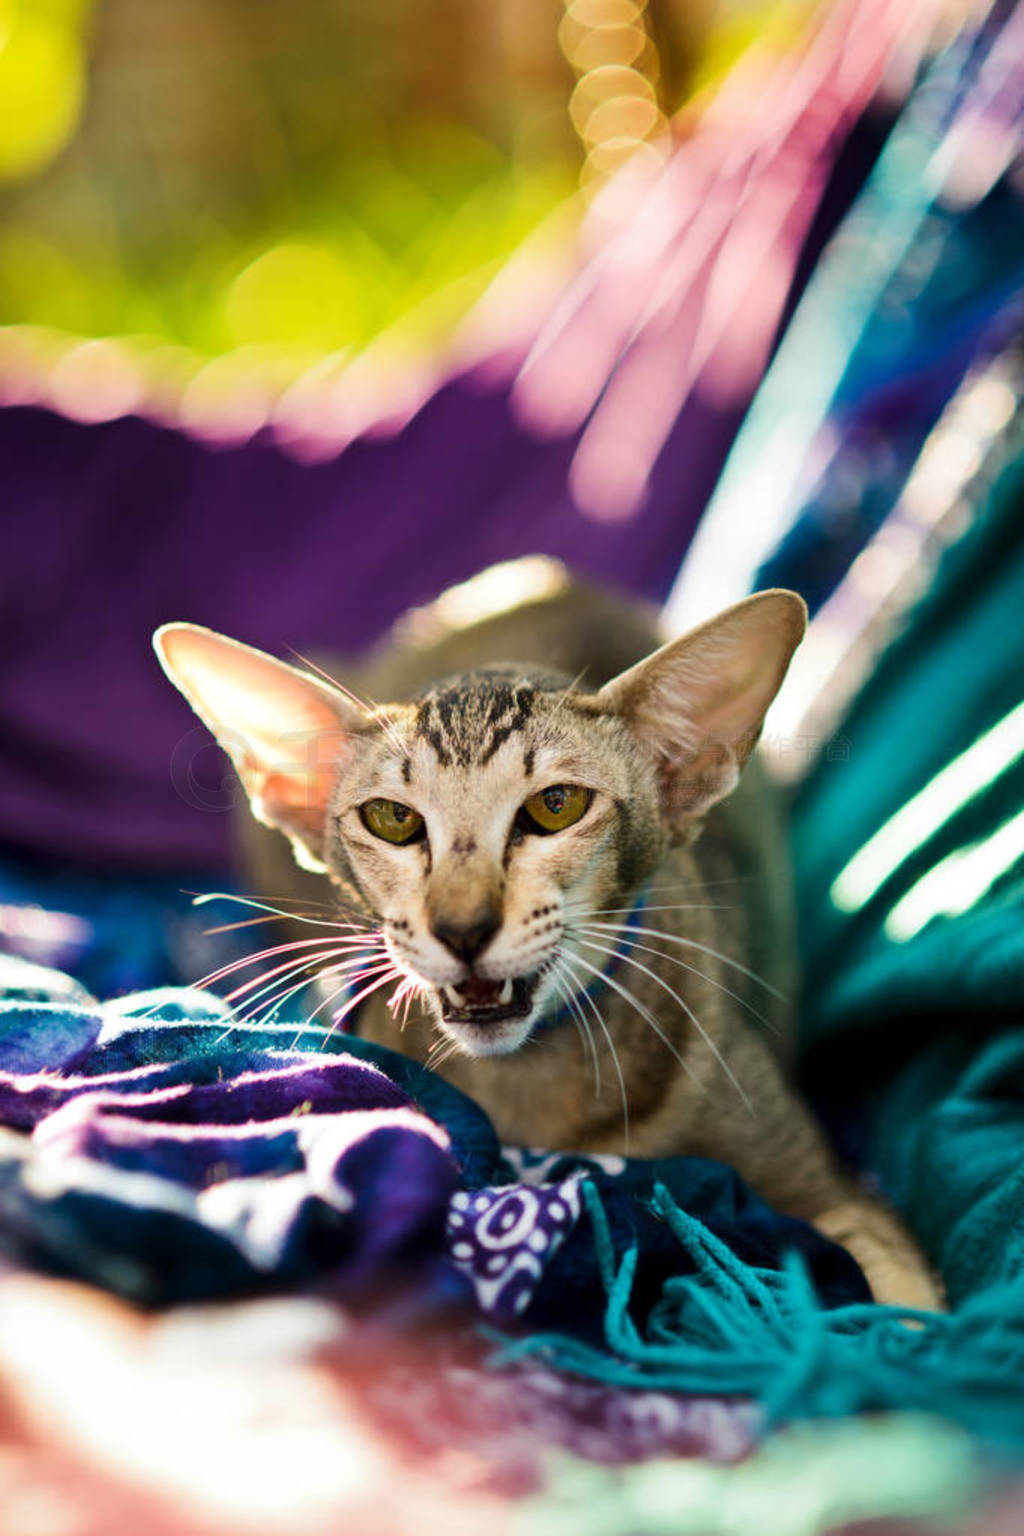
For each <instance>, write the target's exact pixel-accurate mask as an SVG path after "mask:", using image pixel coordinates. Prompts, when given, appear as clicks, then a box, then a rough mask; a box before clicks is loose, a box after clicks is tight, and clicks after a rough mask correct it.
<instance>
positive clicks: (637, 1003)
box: [572, 954, 697, 1082]
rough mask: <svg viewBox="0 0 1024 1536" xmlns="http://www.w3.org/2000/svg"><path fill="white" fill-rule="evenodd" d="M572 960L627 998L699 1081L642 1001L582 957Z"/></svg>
mask: <svg viewBox="0 0 1024 1536" xmlns="http://www.w3.org/2000/svg"><path fill="white" fill-rule="evenodd" d="M572 959H573V963H574V964H575V965H582V966H583V969H584V970H585V971H588V972H589V973H590V975H591V976H599V977H600V978H601V980H602V981H603V982H604V984H605V986H607V987H611V989H612V991H613V992H617V993H618V994H619V996H620V997H623V998H625V1000H626V1002H627V1003H629V1004H630V1006H631V1007H632V1008H634V1009H635V1010H636V1012H637V1013H638V1014H639V1015H640V1017H641V1018H642V1019H644V1020H645V1021H646V1022H647V1023H648V1024H649V1025H650V1027H651V1029H653V1031H654V1033H655V1034H656V1035H657V1037H658V1039H659V1040H660V1041H661V1042H662V1044H663V1045H664V1046H665V1049H666V1050H667V1051H669V1052H670V1053H671V1054H672V1055H673V1056H674V1057H675V1059H676V1061H678V1063H679V1065H680V1066H681V1067H682V1069H683V1071H684V1072H685V1073H686V1075H687V1076H688V1077H689V1078H691V1079H692V1081H693V1082H696V1081H697V1079H696V1077H695V1075H694V1071H693V1068H692V1067H691V1066H690V1063H689V1062H688V1061H685V1060H684V1059H683V1057H682V1056H681V1055H680V1054H679V1052H678V1051H677V1050H676V1048H675V1046H674V1045H673V1044H672V1041H671V1040H670V1039H669V1038H668V1036H667V1035H666V1034H665V1031H664V1030H663V1029H662V1028H661V1025H660V1024H659V1023H658V1021H657V1019H656V1018H655V1017H654V1015H653V1014H652V1013H651V1012H650V1010H649V1009H647V1008H645V1007H644V1005H643V1003H642V1002H641V1001H640V999H639V998H638V997H635V996H634V994H633V993H632V992H631V991H630V990H629V988H628V987H624V986H623V985H622V984H621V982H618V981H616V980H615V977H614V976H609V975H608V974H607V972H605V971H602V970H601V969H599V967H598V966H596V965H591V963H590V961H589V960H584V958H583V956H582V955H577V954H574V955H573V957H572Z"/></svg>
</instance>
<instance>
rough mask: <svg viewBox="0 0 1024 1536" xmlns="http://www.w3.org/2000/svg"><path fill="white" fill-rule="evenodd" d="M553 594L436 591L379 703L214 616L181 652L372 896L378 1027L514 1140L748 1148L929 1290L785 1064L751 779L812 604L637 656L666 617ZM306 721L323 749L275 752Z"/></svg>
mask: <svg viewBox="0 0 1024 1536" xmlns="http://www.w3.org/2000/svg"><path fill="white" fill-rule="evenodd" d="M553 585H554V588H555V590H553V591H551V592H550V593H549V595H548V596H546V597H544V598H541V599H539V600H537V601H535V602H533V603H531V604H526V605H523V606H521V607H519V608H517V609H515V610H513V611H512V612H507V613H503V614H500V615H498V616H497V617H492V618H489V619H485V620H483V621H481V622H478V623H476V624H475V625H471V626H469V627H467V628H454V629H446V628H445V625H444V622H443V617H441V618H439V614H440V615H442V616H443V612H444V606H443V603H442V604H441V605H439V607H438V609H436V610H435V611H434V612H433V613H432V614H428V615H420V617H419V620H418V624H417V625H416V626H414V628H418V629H419V631H420V635H419V637H418V639H417V638H413V639H409V638H408V634H407V636H406V638H405V639H404V640H403V639H402V637H399V638H398V641H397V643H395V644H393V645H391V646H390V647H388V648H387V649H386V650H385V651H384V652H383V653H382V654H381V655H380V656H378V657H377V658H376V659H375V660H374V661H373V662H372V663H371V664H370V665H369V666H368V667H366V668H364V669H362V670H361V672H360V675H359V676H358V678H354V677H353V673H352V671H351V670H350V671H349V672H348V673H347V674H346V682H347V683H349V684H352V683H354V686H355V687H356V689H357V690H358V691H359V692H360V693H361V694H363V695H364V697H372V698H374V699H379V700H387V701H389V702H388V703H386V704H385V705H384V706H383V708H382V709H380V710H378V711H376V712H374V711H373V710H364V711H358V712H357V708H356V706H355V705H353V704H351V703H347V702H344V701H343V702H342V704H339V703H338V698H337V697H335V698H334V699H333V700H327V701H325V698H324V693H325V690H324V689H323V688H322V686H321V685H319V684H317V685H316V696H315V697H314V696H313V694H312V693H310V692H309V690H308V688H307V696H306V697H305V700H304V702H302V703H297V702H296V701H295V700H293V699H292V696H291V694H290V692H289V689H290V688H291V687H292V683H291V682H290V681H289V676H290V678H292V679H294V677H295V675H296V674H294V673H290V669H284V668H279V669H278V671H277V672H275V673H265V672H261V671H260V663H263V662H264V661H265V659H263V658H260V660H259V662H256V661H252V660H251V658H253V657H254V656H255V655H257V654H258V653H252V652H248V651H244V650H242V649H241V648H237V647H235V648H234V650H233V651H232V652H228V653H225V652H224V651H223V647H224V646H225V645H226V644H228V643H227V642H224V641H222V640H220V639H219V637H207V636H206V632H204V631H196V630H193V629H191V628H188V629H182V628H180V627H177V626H172V627H171V630H170V631H169V632H165V634H167V633H169V634H170V636H171V640H172V642H174V643H175V644H177V651H176V652H175V651H174V650H171V651H170V653H168V650H167V642H166V641H165V642H164V647H165V651H164V660H165V665H166V666H167V667H168V670H169V671H170V673H171V675H172V677H173V678H174V679H175V681H176V682H178V684H179V686H182V687H183V689H184V690H185V691H186V693H187V694H188V696H189V697H190V699H191V700H192V702H193V704H194V705H196V707H197V708H199V712H200V713H201V714H202V715H203V717H204V718H205V719H206V720H207V723H208V724H210V725H211V727H212V728H213V729H214V730H215V731H216V732H217V734H218V736H219V737H220V739H221V740H222V743H223V744H224V745H226V746H227V748H228V750H229V751H231V753H232V756H233V757H234V760H235V762H236V766H238V767H239V771H240V773H241V775H242V778H243V782H245V783H246V785H247V788H248V789H249V793H250V796H251V798H253V800H254V802H255V808H256V810H257V814H258V815H261V816H262V817H263V819H264V820H265V821H267V822H269V823H270V824H271V825H273V826H275V827H279V828H283V829H284V830H286V831H287V832H288V834H289V835H290V836H291V838H292V840H293V842H296V843H299V844H300V845H301V848H302V852H303V857H304V858H305V859H306V860H307V861H308V862H314V863H319V864H323V865H324V866H326V868H327V870H328V871H329V872H330V875H331V877H332V878H333V880H334V881H335V883H336V884H337V885H338V886H339V887H340V888H341V889H342V890H343V891H345V892H347V893H348V895H349V898H350V900H351V899H354V901H355V903H356V908H357V910H358V911H359V912H361V913H363V914H366V916H365V917H360V918H359V921H360V922H361V923H363V925H364V926H365V927H366V928H367V930H368V931H369V932H371V933H372V934H374V935H379V936H380V937H379V938H374V939H373V940H372V942H373V943H376V944H377V945H378V953H379V955H380V960H379V962H378V964H379V973H380V974H383V975H384V977H385V980H388V979H392V980H394V979H397V980H398V981H399V983H400V984H401V983H402V981H403V980H405V979H408V985H406V986H405V987H404V997H403V1004H404V1003H411V1006H410V1008H409V1009H408V1016H407V1018H406V1019H405V1021H404V1023H403V1008H399V1009H398V1010H397V1011H394V1012H393V1011H392V1009H391V1008H389V1007H388V999H389V997H390V996H391V995H392V993H393V990H394V989H393V987H392V986H387V985H385V986H382V987H380V988H378V989H377V990H376V991H373V992H371V994H370V995H369V997H368V998H367V1000H366V1002H365V1003H364V1005H363V1008H362V1010H361V1012H360V1015H359V1025H358V1027H359V1032H360V1033H361V1034H363V1035H364V1036H366V1037H367V1038H370V1039H373V1040H375V1041H378V1042H379V1043H381V1044H384V1045H387V1046H390V1047H392V1048H394V1049H396V1050H401V1051H404V1052H406V1053H407V1054H409V1055H412V1056H414V1057H415V1058H417V1059H419V1060H421V1061H427V1060H428V1059H429V1060H431V1061H432V1063H434V1064H436V1067H437V1070H439V1071H440V1072H441V1074H442V1075H443V1076H445V1077H446V1078H448V1080H449V1081H451V1082H453V1083H454V1084H455V1085H456V1086H458V1087H459V1088H462V1089H463V1090H464V1091H465V1092H467V1093H469V1094H470V1095H471V1096H472V1097H473V1098H474V1099H476V1100H477V1102H479V1103H480V1104H481V1105H482V1106H483V1107H484V1108H485V1109H486V1110H487V1111H488V1113H489V1115H490V1116H491V1118H492V1120H493V1121H494V1124H495V1126H496V1128H497V1130H498V1133H499V1135H500V1136H501V1137H502V1138H503V1139H505V1140H507V1141H510V1142H518V1143H521V1144H526V1145H530V1146H537V1147H549V1148H563V1149H575V1150H591V1151H599V1152H620V1153H621V1152H629V1153H630V1154H632V1155H640V1156H663V1155H666V1154H672V1153H695V1154H700V1155H703V1156H708V1157H714V1158H718V1159H720V1160H722V1161H724V1162H728V1163H730V1164H732V1165H733V1166H734V1167H736V1168H737V1169H738V1171H739V1172H740V1173H741V1174H742V1175H743V1176H744V1177H745V1178H746V1179H747V1180H748V1182H750V1183H751V1184H752V1185H753V1186H754V1187H755V1188H757V1189H758V1190H759V1191H760V1193H762V1194H763V1195H764V1196H765V1197H766V1198H767V1199H768V1200H769V1201H770V1202H771V1203H773V1204H774V1205H775V1206H777V1207H778V1208H779V1209H782V1210H785V1211H787V1212H789V1213H791V1214H794V1215H798V1216H801V1217H804V1218H805V1219H807V1220H810V1221H812V1222H814V1223H815V1224H816V1225H818V1226H819V1227H820V1228H821V1229H822V1230H823V1231H826V1232H827V1233H828V1234H829V1235H832V1236H835V1237H837V1238H838V1239H839V1240H840V1241H845V1242H846V1243H847V1245H848V1246H849V1247H850V1248H851V1251H853V1253H854V1255H855V1256H856V1257H857V1258H858V1259H859V1260H860V1262H861V1264H862V1265H863V1267H864V1268H865V1270H866V1272H867V1274H868V1278H869V1281H870V1282H871V1284H872V1288H873V1290H874V1291H875V1294H876V1295H878V1296H880V1298H882V1299H888V1300H897V1301H900V1302H901V1303H906V1304H914V1305H924V1306H928V1305H934V1304H936V1299H937V1298H936V1292H935V1288H934V1285H933V1282H932V1280H931V1278H930V1276H929V1273H928V1270H927V1266H926V1265H925V1263H924V1261H923V1260H922V1259H921V1258H920V1256H919V1254H918V1253H917V1250H916V1248H915V1247H914V1245H913V1242H912V1240H911V1239H910V1238H909V1236H908V1235H907V1234H906V1233H905V1231H904V1230H903V1228H902V1226H901V1225H900V1223H899V1222H898V1220H897V1219H896V1218H895V1217H894V1216H893V1215H892V1214H891V1213H890V1212H889V1211H888V1210H886V1209H885V1208H884V1207H882V1206H881V1205H880V1204H878V1203H877V1202H875V1201H873V1200H871V1199H869V1198H868V1197H866V1196H865V1195H864V1194H863V1193H861V1191H860V1190H859V1189H858V1188H857V1187H856V1186H855V1184H854V1183H853V1182H852V1181H851V1179H850V1178H849V1177H848V1176H847V1175H846V1174H845V1173H844V1172H843V1171H842V1170H841V1169H840V1168H839V1167H838V1165H837V1164H836V1162H835V1159H834V1156H833V1154H832V1152H831V1150H830V1149H829V1147H828V1145H827V1143H826V1141H825V1138H824V1136H823V1134H822V1132H821V1130H820V1129H819V1127H818V1125H817V1123H816V1121H815V1120H814V1118H813V1116H812V1115H811V1114H810V1112H809V1111H808V1110H807V1109H806V1107H805V1106H804V1105H803V1103H802V1102H801V1100H800V1099H799V1098H798V1097H797V1095H796V1094H795V1093H794V1091H793V1090H792V1088H791V1087H790V1086H789V1084H788V1082H787V1079H786V1075H785V1064H786V1059H787V1056H788V1051H789V1046H790V1043H791V1042H790V1038H789V1031H790V1028H791V1024H792V1007H791V1003H790V1002H789V1001H787V1000H786V999H787V995H788V996H789V997H790V998H791V994H792V988H793V952H794V946H793V935H792V922H791V907H790V893H789V889H788V865H787V860H786V857H785V852H784V845H783V838H782V833H781V828H780V821H779V808H778V805H777V802H776V801H775V799H774V797H773V795H772V793H771V791H770V787H769V786H768V784H767V782H766V780H765V778H764V776H763V774H762V772H761V771H760V770H759V768H758V765H757V764H756V762H755V763H753V764H752V765H751V767H750V769H749V770H748V772H747V773H746V775H745V776H744V778H743V779H742V780H741V781H739V783H738V784H737V778H738V773H739V769H740V768H741V767H742V765H743V762H744V761H745V759H746V756H747V755H748V754H749V752H750V750H751V748H752V746H753V743H754V741H755V740H756V736H757V733H758V732H759V730H760V723H761V718H762V716H763V712H764V708H766V707H767V703H768V702H770V699H771V697H772V696H773V695H774V692H775V690H776V688H777V686H778V683H779V681H781V676H782V674H783V673H784V671H785V666H786V664H787V662H788V659H789V655H790V653H791V651H792V649H793V647H794V645H795V644H796V643H797V641H798V639H799V633H800V632H801V631H802V610H801V609H800V605H799V603H798V600H796V599H793V598H792V597H791V595H790V594H766V595H764V597H763V599H762V598H759V599H753V600H751V601H750V602H749V603H748V604H746V605H740V607H738V608H737V609H735V610H730V615H728V616H725V617H724V618H723V619H722V620H720V621H716V622H715V624H714V625H712V626H705V627H704V628H703V629H702V631H699V632H697V634H696V637H695V638H694V639H692V640H691V641H690V642H689V643H688V644H684V642H676V644H675V646H673V647H667V648H665V650H664V651H662V652H659V653H658V656H657V657H655V658H654V662H653V663H652V662H647V663H643V664H642V665H640V666H638V665H637V663H638V662H640V661H641V658H643V657H645V656H647V655H648V654H649V653H650V652H651V651H653V650H655V648H656V647H657V645H658V640H659V637H658V634H657V629H656V624H655V621H654V618H653V615H652V614H651V613H650V612H648V611H647V610H644V609H642V608H641V607H640V606H639V605H635V604H628V603H626V602H624V601H623V600H621V599H617V598H612V597H610V596H609V595H607V594H603V593H599V592H595V591H593V590H585V589H581V588H579V587H575V586H572V585H568V584H566V583H564V582H562V583H561V584H559V583H558V582H557V581H556V582H554V583H553ZM424 630H426V631H427V632H428V633H427V636H426V641H424V638H423V631H424ZM179 636H180V637H181V640H180V642H179V641H177V639H176V637H179ZM211 646H212V647H213V648H212V649H210V647H211ZM217 647H220V648H221V649H219V650H218V649H217ZM510 658H511V659H512V660H511V662H510ZM265 664H266V665H269V666H271V667H273V666H275V664H274V663H265ZM225 665H227V667H228V669H229V670H230V669H231V668H232V666H233V667H234V672H233V673H232V680H231V684H230V686H229V687H225V686H224V685H223V683H222V681H221V679H223V678H224V676H225V675H226V674H225ZM250 667H252V668H253V669H254V670H253V671H252V675H251V677H250V676H249V674H248V670H247V669H248V668H250ZM239 668H240V669H241V671H239ZM481 669H483V670H481ZM719 671H721V672H722V673H723V674H725V675H727V676H731V677H732V678H733V684H732V685H730V688H731V691H730V690H726V691H725V692H723V691H722V689H721V687H720V686H719V683H718V681H717V673H718V672H719ZM286 673H289V676H286V675H285V674H286ZM581 674H583V675H581ZM438 678H441V679H442V681H441V682H440V683H438V682H437V681H436V680H437V679H438ZM211 679H212V681H211ZM279 685H280V694H279V696H278V697H276V698H275V693H276V691H277V690H278V687H279ZM255 692H260V696H261V698H262V699H263V700H264V701H266V700H267V699H268V698H269V699H270V705H269V713H268V714H267V718H270V716H271V715H275V711H276V712H277V713H276V715H275V718H279V717H280V711H281V709H282V708H283V709H285V713H286V714H287V715H288V716H289V718H288V719H287V721H286V722H285V723H286V725H287V726H288V727H290V729H288V730H286V731H278V734H277V737H276V742H275V741H274V740H272V739H271V738H272V737H273V731H269V730H268V729H267V727H266V724H265V721H261V720H258V719H257V717H258V716H259V715H260V714H261V711H263V710H264V706H263V705H262V704H261V706H260V709H258V710H256V712H255V714H254V713H253V712H252V710H251V707H250V714H249V717H245V716H246V708H247V707H249V706H246V705H244V704H241V703H240V702H239V701H240V700H241V699H242V698H243V697H245V698H249V697H251V696H253V694H254V693H255ZM681 698H682V699H684V702H685V708H684V707H682V705H681V704H680V699H681ZM395 700H399V701H408V702H400V703H395V702H392V701H395ZM325 702H326V707H327V709H328V712H330V711H332V710H333V712H334V713H333V716H332V717H331V719H330V720H329V719H328V714H325V713H324V709H325ZM275 728H276V727H275ZM232 729H233V730H234V731H237V732H241V735H242V736H243V737H244V738H245V741H244V743H243V747H242V748H241V749H240V748H239V747H238V744H237V738H236V739H235V743H234V746H233V745H232V741H231V740H228V739H226V737H227V735H229V734H230V731H231V730H232ZM297 732H301V733H302V734H303V740H304V741H308V740H309V739H311V738H312V737H314V736H315V737H316V739H317V740H318V741H320V742H321V743H322V742H323V741H324V739H325V738H327V739H328V741H329V743H330V744H329V745H328V746H327V747H326V749H325V748H324V747H322V746H321V748H320V749H318V752H317V755H316V758H315V760H313V761H310V760H305V761H304V762H303V763H302V764H301V765H300V766H299V768H298V769H296V767H295V765H294V764H291V765H286V766H287V771H286V772H282V771H280V767H279V766H278V767H277V768H274V769H271V768H268V763H269V762H270V758H271V755H272V753H271V748H274V747H276V750H277V751H278V753H280V751H281V743H282V741H284V740H285V739H286V738H287V739H288V740H294V739H295V736H296V733H297ZM261 733H262V735H263V736H265V737H266V740H265V741H264V742H263V743H262V745H261V744H260V742H259V741H257V742H256V745H255V747H253V745H252V743H253V740H254V738H257V737H260V736H261ZM290 755H292V756H294V753H291V754H290ZM254 765H255V766H254ZM299 784H301V792H300V791H299V790H297V789H296V785H299ZM300 802H301V803H300ZM381 808H383V810H382V809H381ZM396 816H397V817H398V820H396V819H395V817H396ZM410 828H412V830H411V831H410ZM282 855H285V857H282ZM248 857H249V863H250V867H251V868H252V870H253V873H254V879H255V882H256V885H257V888H258V889H259V890H260V891H261V892H265V893H267V895H268V896H271V897H277V896H281V895H282V894H283V893H287V894H291V895H293V896H295V897H297V898H300V899H301V898H302V897H303V896H304V895H307V894H308V895H311V896H313V899H317V900H322V899H323V896H324V882H323V878H322V876H310V875H308V874H306V873H305V872H303V871H300V870H299V869H298V868H297V866H296V865H295V863H294V862H293V861H292V860H291V857H290V852H289V850H288V847H287V844H286V843H285V842H284V840H283V839H282V838H281V837H280V835H279V833H277V832H273V831H266V830H263V829H258V830H257V831H256V834H255V836H253V837H252V838H251V839H250V842H249V851H248ZM309 931H310V930H309V929H308V928H307V930H306V933H307V934H308V933H309ZM389 964H390V965H393V966H395V967H397V969H393V970H391V971H390V972H389V971H388V970H387V969H386V967H387V966H388V965H389ZM370 974H371V980H373V979H374V978H373V973H372V972H371V973H370ZM414 983H415V984H416V985H417V992H416V997H415V1000H413V997H412V987H413V985H414ZM439 1041H440V1042H441V1043H440V1047H439Z"/></svg>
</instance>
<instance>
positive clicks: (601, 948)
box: [574, 934, 754, 1114]
mask: <svg viewBox="0 0 1024 1536" xmlns="http://www.w3.org/2000/svg"><path fill="white" fill-rule="evenodd" d="M574 937H575V938H576V942H577V944H582V945H583V947H584V949H593V950H595V951H596V952H597V953H598V954H603V955H613V956H615V957H616V958H617V959H619V960H621V961H623V962H624V963H625V964H626V965H632V966H635V967H636V969H637V970H638V971H642V972H643V973H644V975H645V976H649V977H650V978H651V980H652V981H655V982H657V984H658V986H659V987H661V989H662V991H664V992H667V993H668V995H669V997H671V998H674V999H675V1001H676V1002H677V1003H678V1004H679V1006H680V1008H681V1009H682V1010H683V1012H684V1013H685V1014H686V1017H687V1018H688V1019H689V1020H690V1021H691V1023H692V1024H693V1026H694V1028H695V1029H696V1030H697V1032H698V1034H699V1035H700V1037H701V1039H702V1040H703V1041H704V1043H705V1045H707V1046H708V1048H709V1049H710V1051H711V1053H712V1055H713V1056H714V1058H715V1060H716V1061H717V1062H718V1065H719V1066H720V1067H721V1069H722V1071H723V1072H724V1073H725V1075H726V1077H727V1078H728V1079H729V1081H730V1083H732V1085H733V1087H734V1088H735V1089H736V1092H737V1093H738V1094H739V1096H740V1098H741V1099H742V1100H743V1103H744V1104H745V1105H746V1107H747V1109H748V1110H750V1112H751V1114H753V1110H754V1106H753V1105H752V1104H751V1102H750V1099H749V1097H748V1096H747V1094H746V1092H745V1090H744V1089H743V1087H742V1085H741V1083H740V1081H739V1079H738V1078H737V1076H736V1074H735V1073H734V1072H733V1070H732V1068H731V1067H730V1065H729V1063H728V1062H727V1061H726V1059H725V1057H724V1056H723V1055H722V1053H721V1051H720V1050H719V1049H718V1046H717V1045H716V1044H715V1042H714V1041H713V1040H712V1038H711V1036H710V1035H709V1034H708V1032H707V1030H706V1029H705V1028H704V1026H703V1024H702V1023H701V1022H700V1019H698V1017H697V1015H696V1014H695V1013H694V1011H693V1009H692V1008H691V1007H690V1005H689V1003H687V1002H686V1001H684V999H683V998H681V997H680V996H679V993H678V992H677V991H676V990H675V988H674V987H670V986H669V984H668V982H667V981H664V980H662V978H661V977H660V976H659V975H658V973H657V971H652V970H651V967H650V966H649V965H644V963H643V961H642V960H637V959H635V958H634V956H633V955H632V954H623V953H622V951H621V950H620V949H618V948H616V949H612V948H609V946H608V945H607V944H596V943H595V942H594V940H593V939H584V938H580V937H579V935H578V934H577V935H574ZM606 980H607V978H606Z"/></svg>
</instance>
